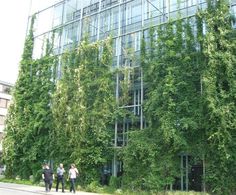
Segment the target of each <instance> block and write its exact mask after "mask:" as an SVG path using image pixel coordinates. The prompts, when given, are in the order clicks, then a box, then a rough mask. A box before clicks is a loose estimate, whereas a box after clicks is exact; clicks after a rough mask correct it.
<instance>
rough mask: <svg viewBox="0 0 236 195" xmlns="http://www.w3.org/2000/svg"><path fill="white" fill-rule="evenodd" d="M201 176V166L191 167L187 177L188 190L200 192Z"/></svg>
mask: <svg viewBox="0 0 236 195" xmlns="http://www.w3.org/2000/svg"><path fill="white" fill-rule="evenodd" d="M202 175H203V167H202V165H201V164H199V165H193V166H192V167H191V172H190V176H189V189H190V190H194V191H198V192H200V191H202Z"/></svg>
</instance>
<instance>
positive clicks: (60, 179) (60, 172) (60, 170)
mask: <svg viewBox="0 0 236 195" xmlns="http://www.w3.org/2000/svg"><path fill="white" fill-rule="evenodd" d="M64 173H65V169H64V168H63V164H62V163H60V165H59V167H58V168H57V185H56V191H57V192H58V186H59V183H60V182H61V185H62V192H65V191H64V183H65V182H64Z"/></svg>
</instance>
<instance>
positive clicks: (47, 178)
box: [42, 163, 54, 192]
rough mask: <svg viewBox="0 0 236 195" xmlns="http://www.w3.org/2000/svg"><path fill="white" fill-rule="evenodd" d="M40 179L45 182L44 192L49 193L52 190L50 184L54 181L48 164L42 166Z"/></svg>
mask: <svg viewBox="0 0 236 195" xmlns="http://www.w3.org/2000/svg"><path fill="white" fill-rule="evenodd" d="M42 178H43V180H44V182H45V189H46V192H50V191H51V188H52V182H53V179H54V174H53V171H52V170H51V169H50V168H49V166H48V164H47V163H45V164H44V166H43V173H42Z"/></svg>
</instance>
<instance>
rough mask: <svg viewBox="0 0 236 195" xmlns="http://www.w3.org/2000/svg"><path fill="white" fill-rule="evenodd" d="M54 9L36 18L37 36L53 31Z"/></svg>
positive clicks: (43, 12) (41, 13)
mask: <svg viewBox="0 0 236 195" xmlns="http://www.w3.org/2000/svg"><path fill="white" fill-rule="evenodd" d="M52 21H53V9H52V8H49V9H46V10H44V11H42V12H40V13H39V14H37V16H36V21H35V35H40V34H43V33H45V32H48V31H50V30H51V29H52Z"/></svg>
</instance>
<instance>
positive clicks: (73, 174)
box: [69, 164, 79, 193]
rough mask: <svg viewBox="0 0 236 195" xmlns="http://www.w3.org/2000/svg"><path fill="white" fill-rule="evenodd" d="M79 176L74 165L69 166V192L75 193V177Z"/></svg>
mask: <svg viewBox="0 0 236 195" xmlns="http://www.w3.org/2000/svg"><path fill="white" fill-rule="evenodd" d="M77 175H79V171H78V169H77V168H76V167H75V164H71V166H70V170H69V179H70V192H72V191H73V192H74V193H75V181H76V177H77Z"/></svg>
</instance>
